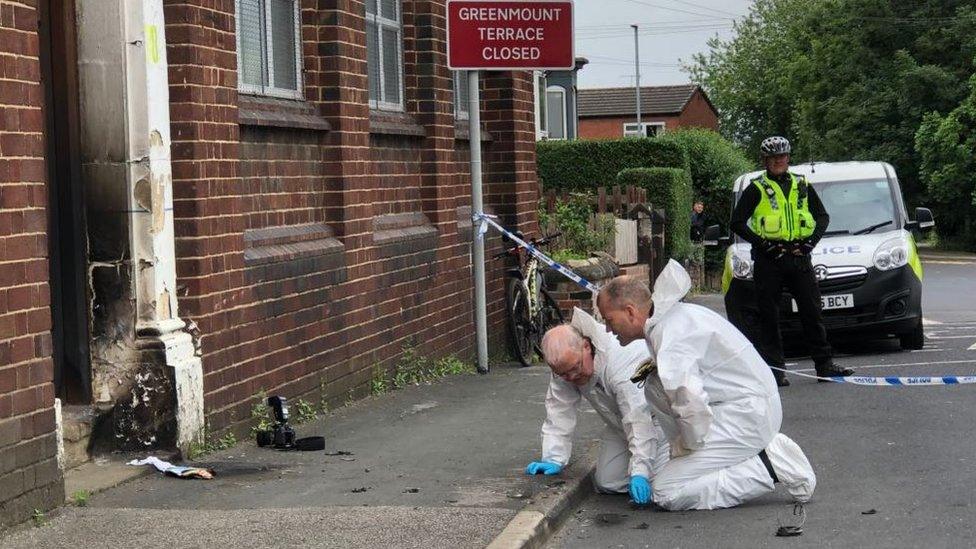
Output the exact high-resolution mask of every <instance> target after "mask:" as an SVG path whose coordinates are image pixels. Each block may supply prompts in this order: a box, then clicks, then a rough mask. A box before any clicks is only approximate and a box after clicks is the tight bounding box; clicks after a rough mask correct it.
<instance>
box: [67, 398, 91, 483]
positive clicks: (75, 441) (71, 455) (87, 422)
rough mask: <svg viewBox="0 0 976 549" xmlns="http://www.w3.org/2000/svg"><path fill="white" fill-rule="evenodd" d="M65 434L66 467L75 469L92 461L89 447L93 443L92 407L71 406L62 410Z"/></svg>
mask: <svg viewBox="0 0 976 549" xmlns="http://www.w3.org/2000/svg"><path fill="white" fill-rule="evenodd" d="M61 421H62V433H63V434H64V467H65V469H74V468H75V467H78V466H81V465H83V464H85V463H88V462H89V461H91V456H90V455H89V453H88V447H89V444H90V442H91V434H92V424H93V423H94V421H95V412H94V410H92V407H91V406H83V405H70V406H64V407H62V409H61Z"/></svg>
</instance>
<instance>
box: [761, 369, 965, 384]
mask: <svg viewBox="0 0 976 549" xmlns="http://www.w3.org/2000/svg"><path fill="white" fill-rule="evenodd" d="M770 368H772V369H774V370H779V371H780V372H784V373H787V374H792V375H795V376H800V377H806V378H810V379H816V380H820V381H832V382H834V383H847V384H850V385H873V386H876V387H900V386H916V387H917V386H923V385H927V386H932V385H969V384H973V383H976V376H846V377H844V376H826V377H825V376H815V375H811V374H804V373H803V372H795V371H792V370H787V369H786V368H778V367H776V366H770Z"/></svg>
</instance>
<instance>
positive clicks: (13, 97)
mask: <svg viewBox="0 0 976 549" xmlns="http://www.w3.org/2000/svg"><path fill="white" fill-rule="evenodd" d="M32 4H34V2H7V1H4V0H0V527H3V526H8V525H10V524H14V523H17V522H20V521H23V520H26V519H27V518H28V517H29V516H30V513H31V512H32V510H33V509H35V508H37V509H49V508H51V507H53V506H54V505H56V504H57V503H58V502H60V501H62V500H63V497H64V494H63V487H62V485H61V482H60V472H59V470H58V464H57V443H56V440H55V432H54V431H55V425H54V385H53V379H54V373H53V362H52V359H51V333H50V330H51V311H50V294H49V289H48V276H49V274H48V262H47V254H48V250H47V226H46V223H47V215H46V211H45V210H46V207H47V188H46V185H45V165H44V146H45V144H44V133H43V132H44V116H43V113H42V110H41V109H42V103H43V99H42V98H43V89H42V87H41V84H40V64H39V41H38V33H37V30H38V29H37V24H38V18H39V15H38V13H37V11H36V9H35V8H33V7H31V5H32Z"/></svg>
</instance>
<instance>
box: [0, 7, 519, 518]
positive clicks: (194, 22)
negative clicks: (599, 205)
mask: <svg viewBox="0 0 976 549" xmlns="http://www.w3.org/2000/svg"><path fill="white" fill-rule="evenodd" d="M445 39H446V33H445V2H444V0H381V1H378V0H366V2H363V1H362V0H291V1H288V0H276V1H275V2H270V1H267V0H165V1H164V0H46V1H40V2H37V1H32V0H18V1H16V2H14V1H8V0H0V67H2V69H0V527H2V526H4V525H9V524H11V523H15V522H18V521H21V520H24V519H25V518H26V517H27V516H29V513H30V511H31V510H32V509H35V508H38V509H45V508H50V507H52V506H54V505H56V504H58V503H59V502H60V501H62V499H63V495H64V494H63V491H64V490H63V481H62V478H63V471H64V469H65V467H69V466H70V465H72V464H74V463H77V462H79V461H83V460H84V459H86V458H87V456H88V453H89V452H99V451H111V450H116V449H123V450H146V449H151V448H155V447H175V446H178V447H181V448H185V447H186V446H187V445H188V444H190V443H191V442H193V441H198V440H200V437H201V436H203V434H204V432H205V430H209V431H211V432H212V431H220V430H224V429H232V430H236V431H238V433H239V434H243V433H244V432H246V430H247V427H248V426H249V422H250V410H251V407H252V405H253V403H254V397H255V395H256V394H258V393H259V392H260V391H262V390H264V391H267V392H269V393H277V394H282V395H284V396H288V397H292V398H294V397H299V396H303V397H305V398H306V399H308V400H311V401H314V402H319V401H320V399H321V400H325V401H328V402H330V403H333V404H336V403H341V402H344V401H346V400H348V399H349V398H357V397H361V396H364V395H366V394H368V392H369V382H370V380H371V378H372V377H373V376H374V375H375V373H376V372H377V371H379V370H384V369H389V368H392V367H393V366H394V365H395V364H396V362H397V360H398V358H399V356H400V355H401V354H402V349H403V347H404V346H405V345H414V346H416V347H417V349H418V351H419V352H421V353H423V354H425V355H428V356H431V357H439V356H445V355H448V354H456V355H458V356H461V357H464V358H469V357H470V356H471V354H472V352H473V346H474V335H473V334H474V330H473V325H472V324H473V322H472V318H473V316H472V298H471V293H472V287H471V261H470V239H471V235H472V228H471V221H470V213H471V210H470V185H469V179H468V173H467V170H468V164H467V161H468V156H469V155H468V146H469V144H468V129H467V125H466V118H467V108H466V102H465V100H466V97H465V95H466V94H464V93H455V90H456V89H458V84H459V83H460V81H461V79H460V78H459V77H458V75H456V74H452V72H451V71H449V70H448V69H447V66H446V44H445ZM121 76H124V77H121ZM461 88H463V86H461ZM481 108H482V120H483V123H484V125H483V128H482V137H483V140H484V150H483V159H484V169H485V202H486V208H487V209H489V210H490V211H493V212H494V213H496V214H498V215H499V216H500V217H501V219H502V221H503V222H504V223H506V224H508V225H510V226H514V227H517V228H519V229H521V230H523V231H526V232H532V231H534V230H535V229H536V198H537V186H536V181H535V146H534V145H535V128H534V113H533V80H532V76H531V74H529V73H521V72H495V73H484V74H483V75H482V105H481ZM498 246H499V242H498V239H497V237H491V238H490V241H489V253H490V252H491V251H492V247H494V248H497V247H498ZM498 263H499V262H495V263H493V264H490V265H489V271H488V275H487V279H488V300H489V311H488V314H489V317H488V320H489V333H492V334H495V337H496V340H497V338H498V337H499V336H504V329H503V327H502V326H503V321H504V317H503V315H504V310H503V309H504V307H503V303H504V298H503V296H502V292H503V287H502V269H503V265H500V264H498ZM496 343H501V342H500V341H496ZM62 439H63V444H61V443H60V442H61V441H62Z"/></svg>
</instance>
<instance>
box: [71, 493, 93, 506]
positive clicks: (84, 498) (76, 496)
mask: <svg viewBox="0 0 976 549" xmlns="http://www.w3.org/2000/svg"><path fill="white" fill-rule="evenodd" d="M91 496H92V493H91V492H90V491H89V490H84V489H83V490H75V493H73V494H71V501H73V502H74V504H75V505H77V506H78V507H87V506H88V500H89V499H91Z"/></svg>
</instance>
